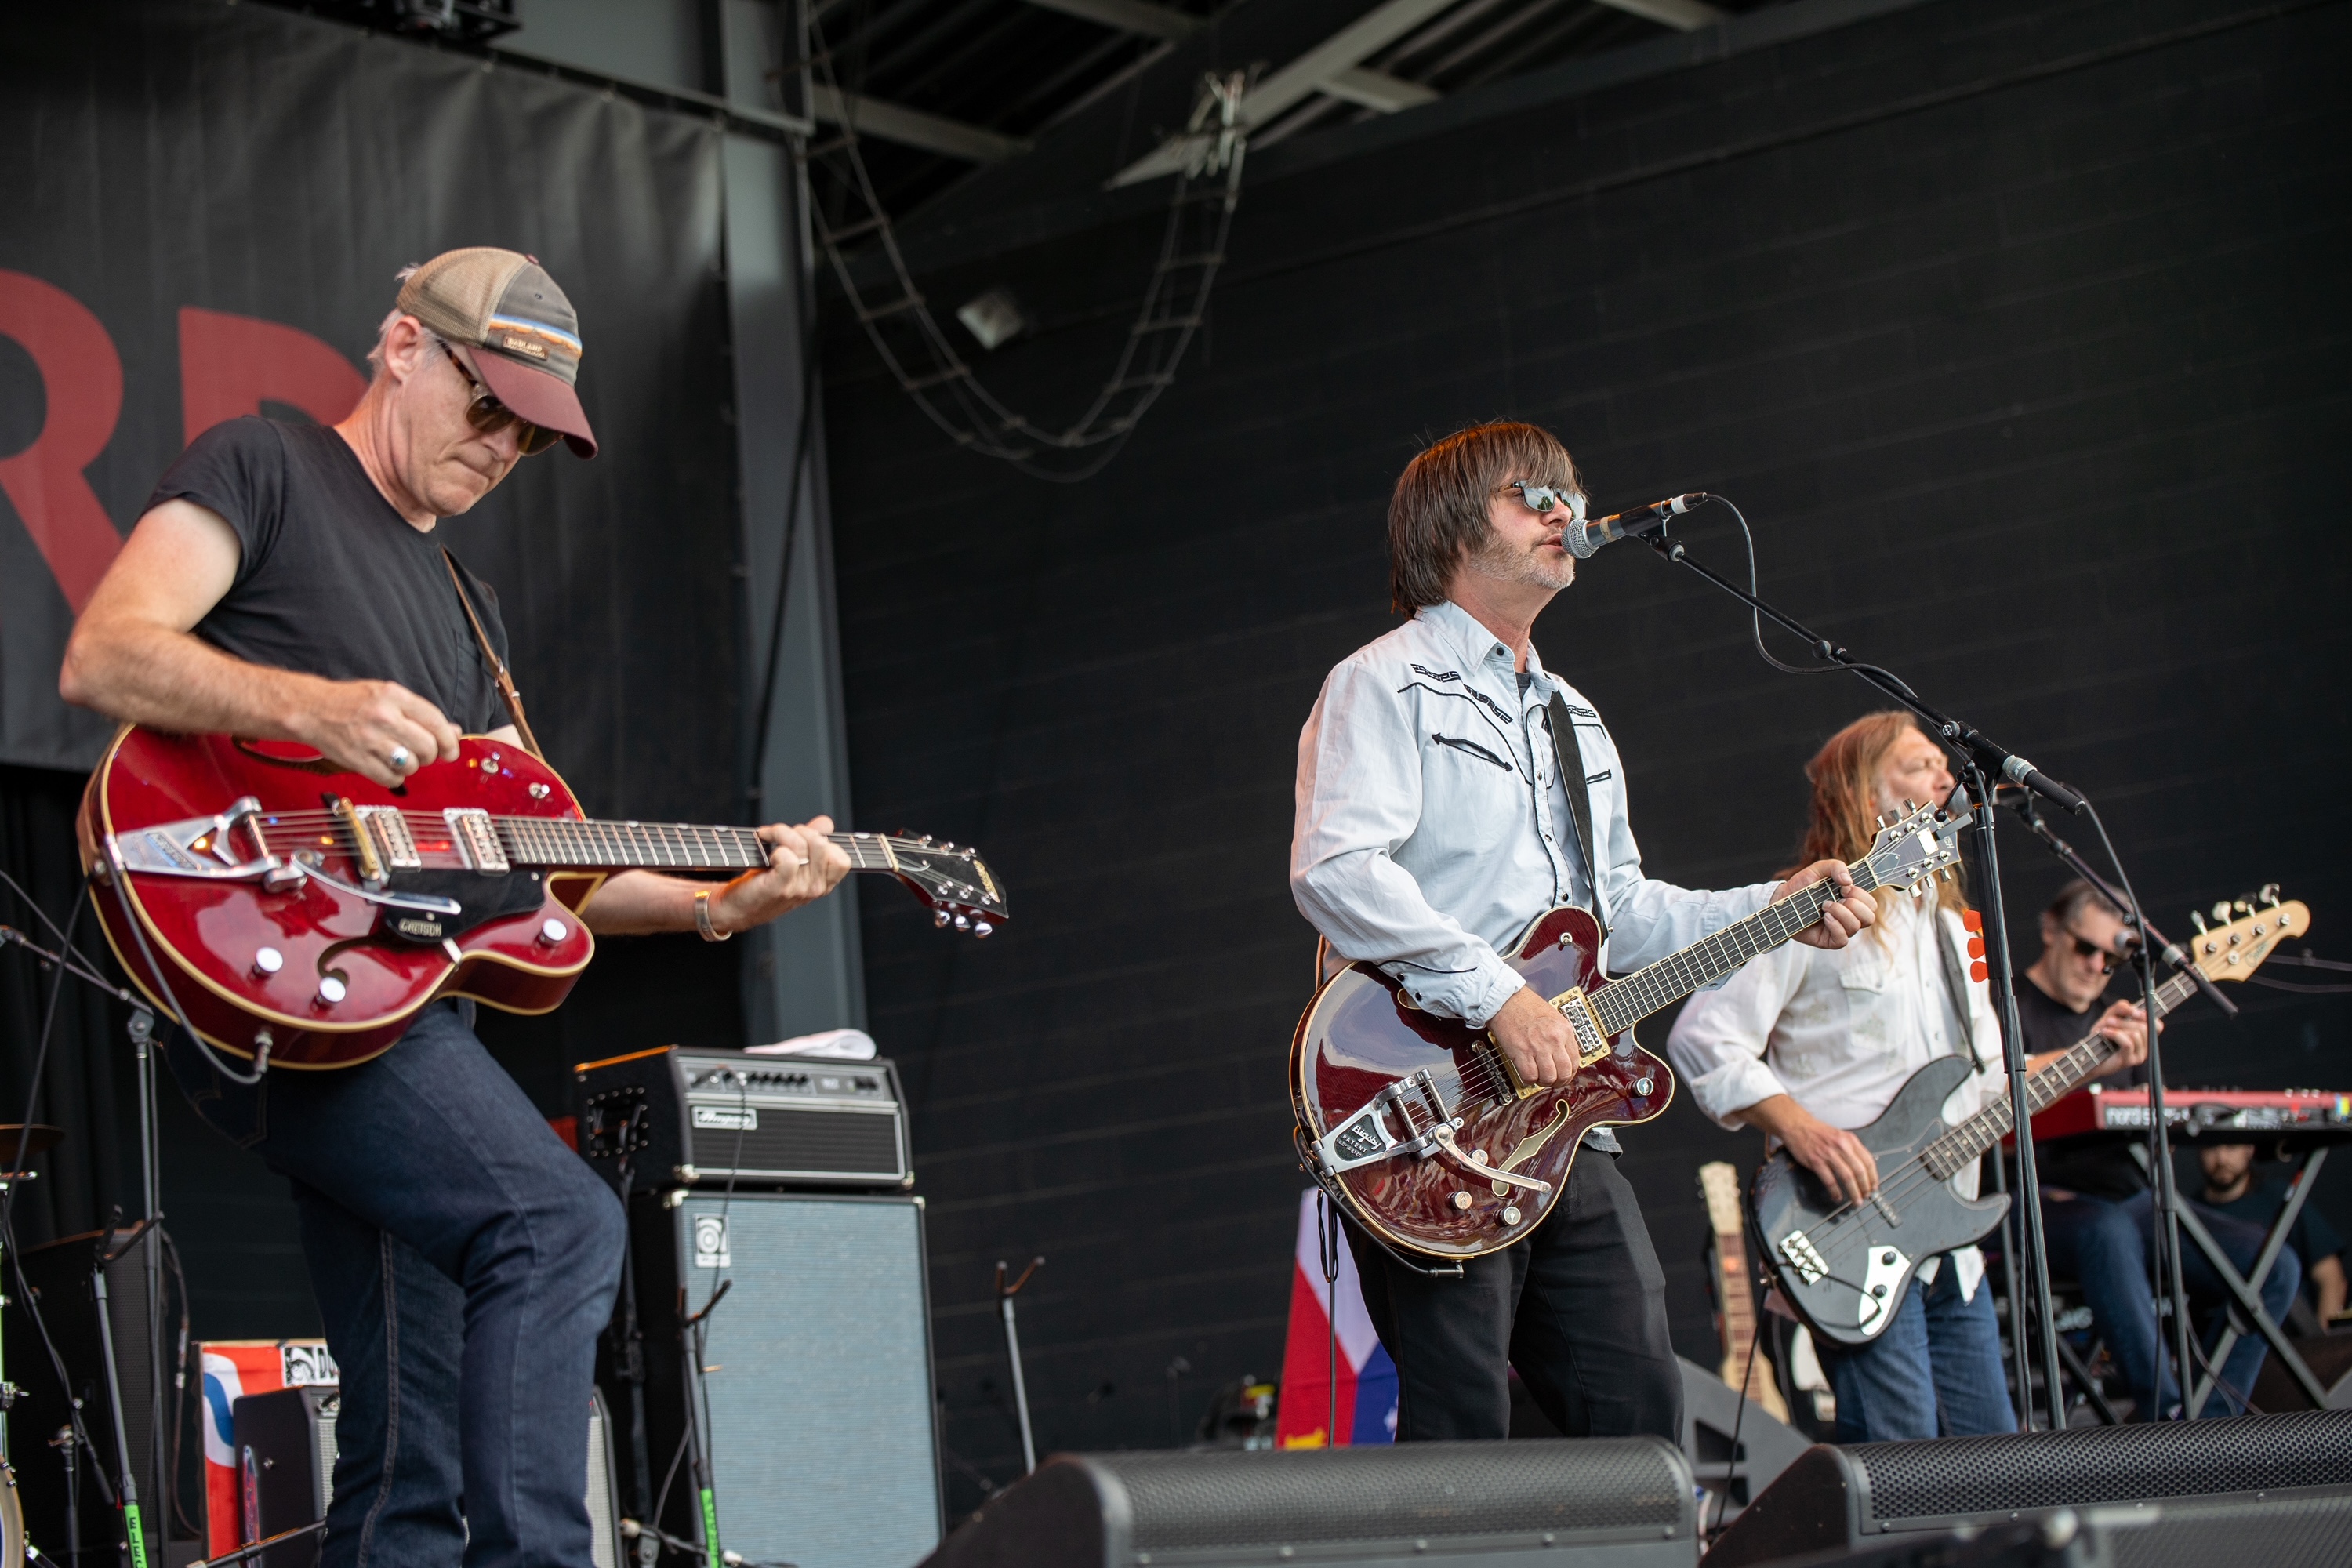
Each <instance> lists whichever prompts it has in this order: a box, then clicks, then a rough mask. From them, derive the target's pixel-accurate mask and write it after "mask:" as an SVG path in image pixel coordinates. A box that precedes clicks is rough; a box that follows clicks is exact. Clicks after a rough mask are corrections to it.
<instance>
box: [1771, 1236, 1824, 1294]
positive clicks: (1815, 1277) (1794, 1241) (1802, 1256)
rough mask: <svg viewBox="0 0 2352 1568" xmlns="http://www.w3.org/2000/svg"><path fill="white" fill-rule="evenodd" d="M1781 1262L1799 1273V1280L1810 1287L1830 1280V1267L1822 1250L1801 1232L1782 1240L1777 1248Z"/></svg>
mask: <svg viewBox="0 0 2352 1568" xmlns="http://www.w3.org/2000/svg"><path fill="white" fill-rule="evenodd" d="M1775 1250H1776V1251H1778V1252H1779V1253H1780V1260H1781V1261H1782V1262H1784V1263H1786V1264H1787V1265H1788V1266H1789V1267H1790V1268H1793V1269H1795V1270H1796V1271H1797V1278H1798V1279H1801V1280H1803V1281H1804V1282H1805V1283H1806V1284H1808V1285H1816V1284H1819V1283H1820V1282H1821V1281H1822V1279H1826V1278H1828V1276H1829V1271H1830V1266H1829V1263H1828V1262H1827V1261H1826V1260H1825V1259H1824V1258H1822V1252H1821V1248H1819V1247H1815V1246H1814V1245H1813V1242H1812V1238H1811V1237H1809V1236H1807V1235H1806V1234H1805V1233H1804V1232H1803V1231H1801V1230H1792V1231H1790V1233H1789V1234H1788V1235H1786V1236H1784V1237H1781V1238H1780V1246H1779V1247H1777V1248H1775Z"/></svg>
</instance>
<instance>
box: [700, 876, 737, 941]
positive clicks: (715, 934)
mask: <svg viewBox="0 0 2352 1568" xmlns="http://www.w3.org/2000/svg"><path fill="white" fill-rule="evenodd" d="M713 890H714V889H709V888H698V889H695V894H694V930H695V934H696V935H698V936H699V937H701V938H702V940H703V941H705V942H727V941H729V940H730V939H732V938H733V936H734V935H735V933H734V932H733V931H720V930H719V928H718V927H717V926H715V925H712V924H711V923H710V895H711V893H712V891H713Z"/></svg>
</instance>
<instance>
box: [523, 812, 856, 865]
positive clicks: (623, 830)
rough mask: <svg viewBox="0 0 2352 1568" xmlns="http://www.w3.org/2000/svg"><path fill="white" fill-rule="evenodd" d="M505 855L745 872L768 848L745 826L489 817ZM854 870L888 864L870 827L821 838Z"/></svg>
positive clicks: (547, 861)
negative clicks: (861, 830) (838, 852)
mask: <svg viewBox="0 0 2352 1568" xmlns="http://www.w3.org/2000/svg"><path fill="white" fill-rule="evenodd" d="M492 820H493V821H494V822H495V823H496V825H497V826H498V832H499V843H500V844H501V845H502V846H503V847H505V849H506V852H507V858H508V859H509V860H510V861H512V862H513V863H514V864H515V865H518V866H566V867H592V866H614V867H647V868H660V869H665V870H672V871H749V870H756V869H758V868H761V867H762V866H765V865H766V864H767V863H768V847H767V846H766V845H764V844H762V843H761V842H760V836H759V834H758V833H756V832H755V831H753V830H752V829H751V828H749V827H711V826H698V825H696V824H693V823H687V822H595V821H588V822H582V821H577V820H575V819H573V818H572V817H564V816H501V817H496V818H493V819H492ZM826 837H829V838H830V839H831V840H832V841H833V842H834V843H835V845H837V846H838V847H840V848H841V849H842V851H843V852H844V853H845V854H846V855H847V856H848V857H849V864H850V866H851V868H853V869H855V870H859V871H887V870H890V869H892V865H891V860H890V851H889V850H888V848H887V847H885V845H884V843H883V841H882V839H881V838H880V837H877V836H876V835H874V834H871V833H835V834H829V835H827V836H826Z"/></svg>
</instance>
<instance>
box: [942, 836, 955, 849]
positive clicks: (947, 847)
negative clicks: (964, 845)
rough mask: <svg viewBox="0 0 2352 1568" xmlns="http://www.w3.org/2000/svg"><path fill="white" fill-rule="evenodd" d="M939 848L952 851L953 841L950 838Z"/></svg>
mask: <svg viewBox="0 0 2352 1568" xmlns="http://www.w3.org/2000/svg"><path fill="white" fill-rule="evenodd" d="M954 847H955V840H954V839H952V838H950V839H949V840H948V841H947V842H946V843H944V844H942V845H940V848H941V849H953V848H954Z"/></svg>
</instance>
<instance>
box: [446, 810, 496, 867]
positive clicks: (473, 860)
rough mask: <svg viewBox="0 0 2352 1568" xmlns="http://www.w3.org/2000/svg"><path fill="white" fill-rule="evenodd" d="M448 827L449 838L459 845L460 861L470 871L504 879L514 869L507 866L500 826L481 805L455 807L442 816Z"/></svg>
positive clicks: (458, 856) (458, 855)
mask: <svg viewBox="0 0 2352 1568" xmlns="http://www.w3.org/2000/svg"><path fill="white" fill-rule="evenodd" d="M441 819H442V820H443V821H445V822H446V823H447V824H448V825H449V837H450V840H451V842H453V843H455V844H456V845H457V858H459V859H460V860H463V861H464V862H465V863H466V866H467V869H468V870H474V871H480V872H483V873H485V874H487V875H489V876H494V877H495V876H503V875H505V874H506V873H507V872H509V871H511V870H513V869H514V868H513V867H512V866H510V865H509V864H508V863H507V851H506V846H504V845H503V844H500V843H499V830H498V826H497V824H495V823H493V822H492V821H491V820H490V814H489V813H488V812H487V811H484V810H482V809H481V808H479V807H478V806H460V805H453V806H451V807H449V809H448V810H446V811H445V812H443V813H442V814H441Z"/></svg>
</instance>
